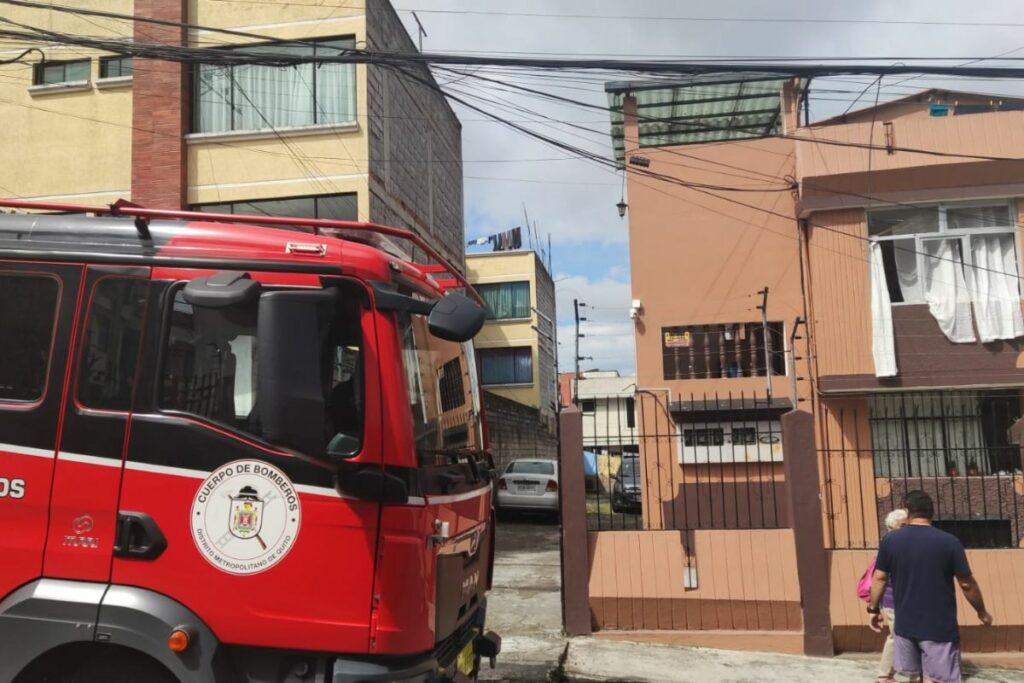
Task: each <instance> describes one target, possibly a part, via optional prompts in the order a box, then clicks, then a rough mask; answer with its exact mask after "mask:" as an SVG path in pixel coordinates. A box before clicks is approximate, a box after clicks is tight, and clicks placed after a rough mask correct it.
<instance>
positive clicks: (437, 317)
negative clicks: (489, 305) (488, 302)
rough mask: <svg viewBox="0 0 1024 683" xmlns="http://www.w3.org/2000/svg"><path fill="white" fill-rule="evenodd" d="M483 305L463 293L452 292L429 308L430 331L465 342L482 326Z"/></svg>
mask: <svg viewBox="0 0 1024 683" xmlns="http://www.w3.org/2000/svg"><path fill="white" fill-rule="evenodd" d="M485 318H486V313H485V311H484V309H483V307H481V306H480V304H478V303H477V302H475V301H473V300H472V299H470V298H469V297H468V296H466V295H465V294H459V293H458V292H452V293H451V294H449V295H448V296H446V297H444V298H443V299H440V300H438V302H437V303H436V304H434V307H433V308H432V309H430V317H429V318H428V319H427V322H428V323H429V325H430V333H431V334H432V335H434V336H435V337H438V338H440V339H446V340H448V341H453V342H467V341H469V340H470V339H472V338H473V337H475V336H476V333H477V332H479V331H480V328H481V327H483V326H484V319H485Z"/></svg>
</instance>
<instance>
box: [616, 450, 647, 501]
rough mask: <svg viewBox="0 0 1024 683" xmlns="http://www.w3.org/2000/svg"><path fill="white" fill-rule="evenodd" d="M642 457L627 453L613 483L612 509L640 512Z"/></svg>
mask: <svg viewBox="0 0 1024 683" xmlns="http://www.w3.org/2000/svg"><path fill="white" fill-rule="evenodd" d="M640 509H641V506H640V457H639V456H638V455H637V454H635V453H625V454H623V456H622V462H621V463H620V464H619V471H618V472H616V473H615V480H614V484H612V510H613V511H615V512H640Z"/></svg>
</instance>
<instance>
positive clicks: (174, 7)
mask: <svg viewBox="0 0 1024 683" xmlns="http://www.w3.org/2000/svg"><path fill="white" fill-rule="evenodd" d="M188 5H189V3H188V0H135V10H134V11H135V13H136V14H138V15H139V16H144V17H151V18H155V19H166V20H169V21H176V22H187V21H188ZM134 36H135V40H137V41H139V42H152V43H163V44H170V45H174V44H177V45H185V44H186V39H187V35H186V29H184V28H181V27H176V26H158V25H156V24H151V23H144V22H135V33H134ZM190 100H191V98H190V92H189V78H188V66H187V65H184V64H177V63H173V62H161V61H156V60H152V59H139V58H136V59H135V75H134V79H133V83H132V126H133V129H132V190H131V195H132V197H131V198H132V201H133V202H135V203H136V204H141V205H143V206H146V207H150V208H155V209H181V208H184V207H185V204H186V194H185V193H186V189H187V186H188V180H187V178H186V174H187V168H188V166H187V163H186V153H187V149H186V146H185V134H186V133H187V132H188V122H189V108H190Z"/></svg>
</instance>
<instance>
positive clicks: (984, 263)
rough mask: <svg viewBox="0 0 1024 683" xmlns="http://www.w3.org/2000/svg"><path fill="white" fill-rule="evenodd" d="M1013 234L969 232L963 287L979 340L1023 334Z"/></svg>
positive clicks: (1023, 323) (991, 339)
mask: <svg viewBox="0 0 1024 683" xmlns="http://www.w3.org/2000/svg"><path fill="white" fill-rule="evenodd" d="M1015 252H1016V245H1015V244H1014V240H1013V235H973V236H972V237H971V260H972V263H973V265H972V266H971V267H968V268H967V269H966V270H967V289H968V291H969V293H970V297H971V302H972V303H973V304H974V315H975V320H977V323H978V335H979V336H980V337H981V341H982V342H991V341H995V340H997V339H1016V338H1017V337H1022V336H1024V320H1022V319H1021V313H1020V288H1019V286H1018V277H1017V258H1016V253H1015Z"/></svg>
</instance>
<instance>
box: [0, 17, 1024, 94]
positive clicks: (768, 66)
mask: <svg viewBox="0 0 1024 683" xmlns="http://www.w3.org/2000/svg"><path fill="white" fill-rule="evenodd" d="M0 2H6V3H28V2H29V0H0ZM31 6H38V7H39V8H41V9H46V8H51V7H56V6H50V5H45V4H42V3H31ZM60 7H61V8H62V10H65V11H69V12H72V13H79V12H81V10H78V9H77V8H69V7H66V6H60ZM107 14H108V15H110V16H111V17H112V18H124V19H132V20H133V21H151V22H156V21H160V22H161V23H164V24H165V25H168V24H169V25H173V26H179V27H183V28H199V29H202V30H219V31H228V30H230V29H212V28H209V27H200V26H197V25H193V24H187V23H183V22H172V21H167V20H153V19H148V18H146V17H136V16H134V15H125V14H119V13H115V12H109V13H107ZM4 21H5V22H6V23H9V24H11V25H14V26H17V27H19V28H22V29H25V31H11V30H4V31H0V37H11V38H19V39H26V40H35V41H38V40H41V39H45V40H53V41H57V42H61V43H64V44H72V45H79V46H82V47H91V48H94V49H99V50H106V51H110V52H115V53H117V54H126V55H133V56H140V57H145V58H150V59H164V60H168V61H180V62H188V63H198V62H203V63H206V62H208V63H221V64H225V65H226V64H264V65H267V66H292V65H297V64H303V63H309V62H317V63H324V64H326V63H354V64H385V63H390V64H420V65H430V64H449V65H463V66H480V65H501V66H527V67H534V68H539V69H564V68H581V69H603V70H619V71H622V70H626V71H630V70H632V71H644V72H650V73H664V74H690V75H698V74H709V73H749V72H750V70H751V63H750V62H751V60H747V62H746V63H736V62H726V61H705V62H700V61H694V60H690V61H685V60H683V61H649V60H648V61H640V60H622V59H558V60H552V59H539V58H523V57H518V58H515V57H497V56H471V55H457V54H451V53H420V52H411V53H403V52H373V51H369V50H359V49H348V50H341V49H339V52H344V54H339V55H323V56H320V55H317V56H316V57H310V56H303V55H293V54H286V53H274V52H269V51H261V52H259V53H253V52H248V51H245V50H231V51H225V50H218V49H217V48H199V47H185V46H176V45H156V44H149V43H139V42H136V41H129V40H111V39H104V38H99V37H90V36H77V35H71V34H64V33H60V32H57V31H51V30H45V29H41V28H38V27H33V26H28V25H25V24H20V23H18V22H14V21H11V20H10V19H4ZM253 35H256V36H258V35H259V34H250V37H252V36H253ZM263 38H266V37H263ZM774 59H775V58H770V59H769V60H767V61H763V62H758V63H757V65H756V66H757V69H758V71H760V72H763V73H770V74H778V75H785V76H800V77H822V76H830V75H850V74H874V75H893V74H911V73H912V74H918V73H922V74H931V75H945V76H981V77H988V76H1001V77H1007V78H1020V77H1024V68H1020V67H999V68H994V67H977V66H958V67H950V66H930V65H928V64H916V63H915V64H910V63H908V62H931V61H948V60H949V59H951V58H914V57H907V58H904V60H903V62H902V63H896V64H890V65H877V64H858V63H849V62H848V61H847V60H840V59H839V58H827V59H814V60H809V59H807V58H800V60H799V61H800V62H801V63H797V60H796V59H794V60H791V61H790V62H789V63H778V62H776V61H774ZM869 59H879V58H869ZM885 59H889V58H885ZM958 59H959V58H958ZM986 59H987V58H986ZM806 61H818V62H822V61H843V62H846V63H835V64H830V65H826V64H821V63H819V64H811V65H808V64H805V63H802V62H806Z"/></svg>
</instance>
